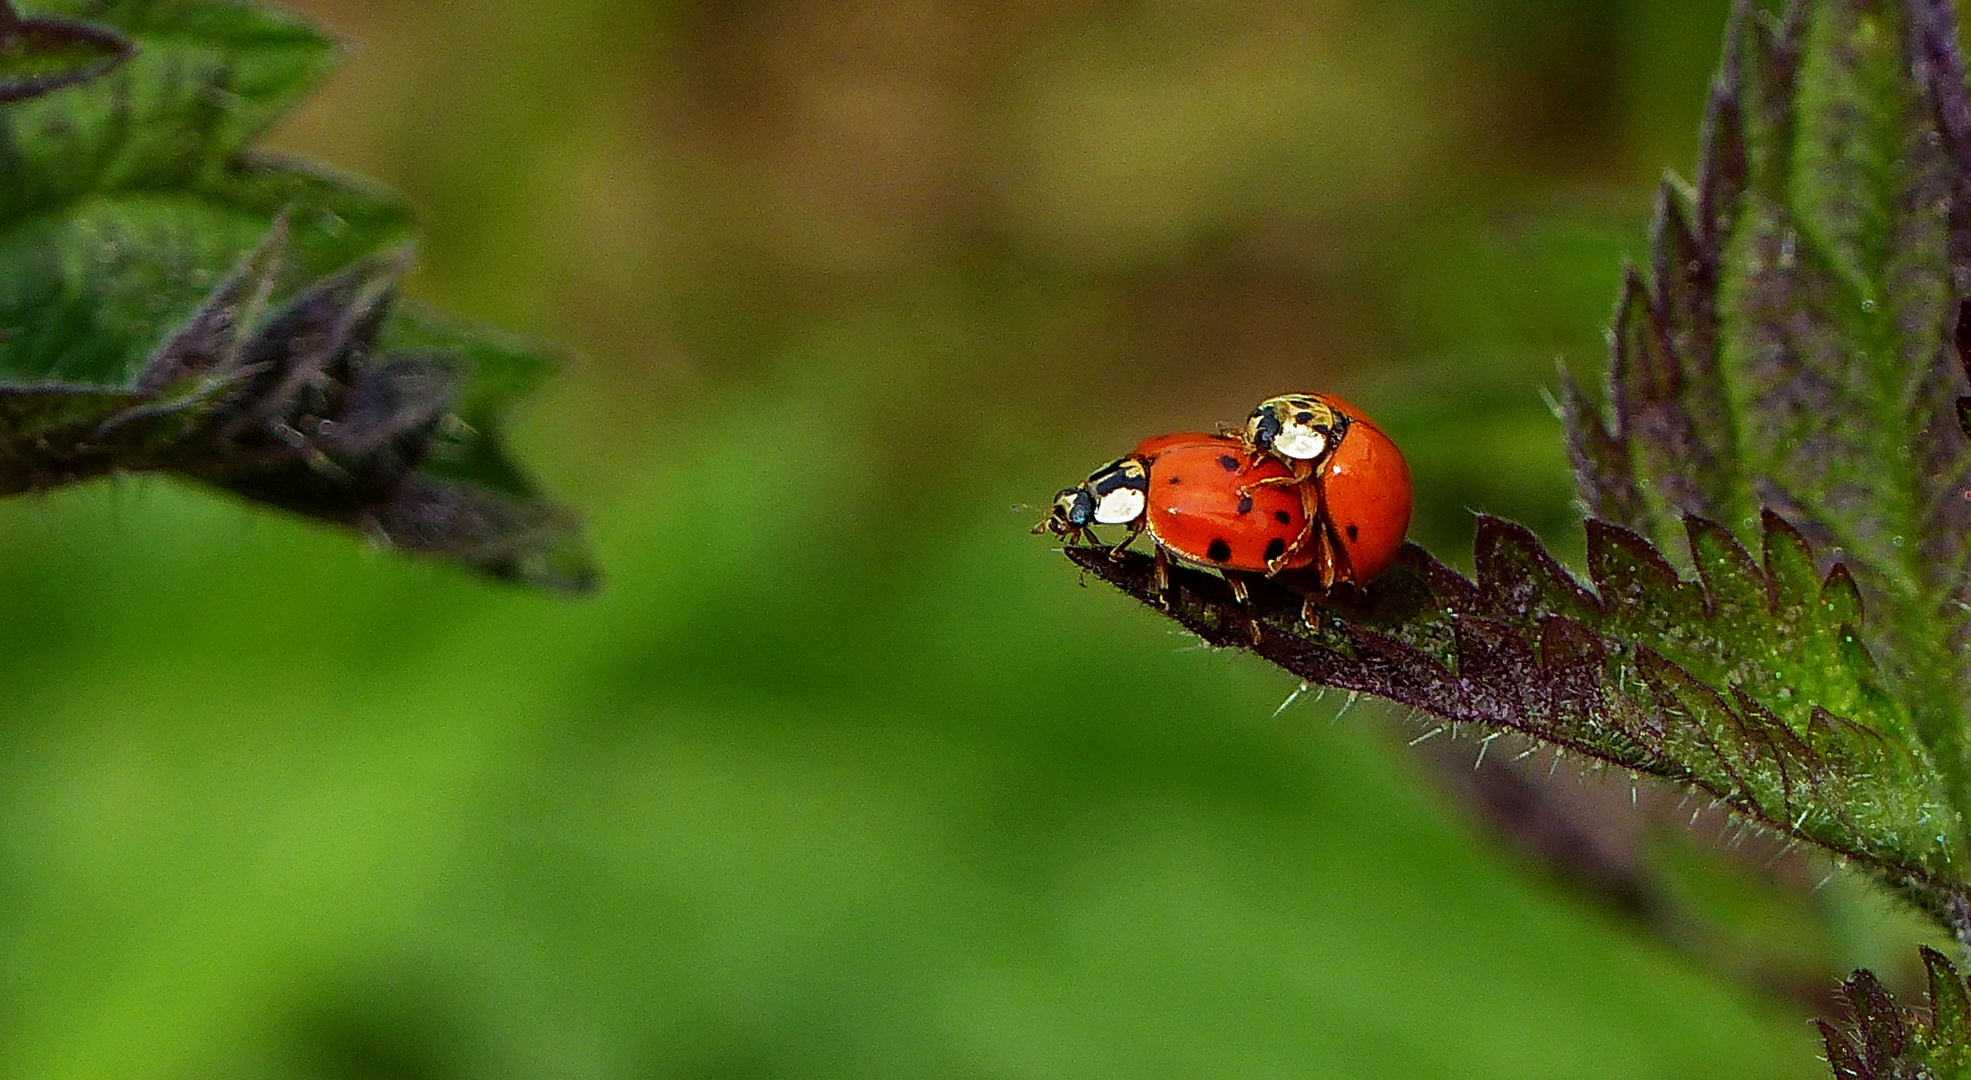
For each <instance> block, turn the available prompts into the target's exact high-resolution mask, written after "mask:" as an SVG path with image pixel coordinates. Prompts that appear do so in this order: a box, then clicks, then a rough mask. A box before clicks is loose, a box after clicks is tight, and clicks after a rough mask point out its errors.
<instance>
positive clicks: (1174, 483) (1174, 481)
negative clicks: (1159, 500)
mask: <svg viewBox="0 0 1971 1080" xmlns="http://www.w3.org/2000/svg"><path fill="white" fill-rule="evenodd" d="M1183 482H1184V478H1183V477H1181V476H1173V477H1171V478H1170V479H1168V480H1166V481H1164V483H1166V484H1169V485H1171V486H1172V487H1175V486H1177V485H1178V484H1181V483H1183Z"/></svg>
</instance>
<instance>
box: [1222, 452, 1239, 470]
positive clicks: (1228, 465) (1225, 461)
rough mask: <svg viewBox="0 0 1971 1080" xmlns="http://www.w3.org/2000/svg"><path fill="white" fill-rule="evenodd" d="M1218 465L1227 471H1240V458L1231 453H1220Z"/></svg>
mask: <svg viewBox="0 0 1971 1080" xmlns="http://www.w3.org/2000/svg"><path fill="white" fill-rule="evenodd" d="M1218 467H1219V468H1221V469H1224V470H1225V471H1226V472H1238V471H1239V459H1238V458H1235V457H1233V456H1232V455H1230V454H1220V455H1219V457H1218Z"/></svg>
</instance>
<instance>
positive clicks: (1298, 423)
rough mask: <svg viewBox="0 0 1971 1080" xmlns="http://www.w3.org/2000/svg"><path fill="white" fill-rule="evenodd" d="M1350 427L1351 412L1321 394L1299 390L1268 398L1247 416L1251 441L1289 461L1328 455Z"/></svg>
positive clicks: (1249, 441) (1247, 429)
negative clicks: (1347, 412) (1337, 406)
mask: <svg viewBox="0 0 1971 1080" xmlns="http://www.w3.org/2000/svg"><path fill="white" fill-rule="evenodd" d="M1347 431H1348V416H1347V414H1345V413H1343V412H1342V411H1341V410H1339V409H1336V408H1335V407H1334V406H1332V405H1330V404H1328V403H1327V402H1326V401H1323V400H1321V399H1320V398H1315V397H1305V396H1302V395H1298V394H1294V395H1288V396H1286V397H1276V398H1268V399H1267V400H1265V401H1262V402H1260V403H1259V408H1257V409H1254V410H1253V411H1252V415H1251V416H1249V417H1247V418H1246V442H1247V444H1248V445H1250V446H1251V447H1252V448H1253V449H1255V450H1258V451H1261V452H1263V453H1268V454H1272V455H1273V456H1275V457H1279V458H1284V459H1287V460H1289V461H1314V460H1317V459H1319V458H1321V457H1323V456H1325V455H1326V454H1327V453H1328V452H1329V451H1331V450H1333V449H1334V447H1335V445H1336V444H1337V443H1339V442H1341V437H1342V435H1344V434H1345V433H1347Z"/></svg>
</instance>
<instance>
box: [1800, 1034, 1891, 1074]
mask: <svg viewBox="0 0 1971 1080" xmlns="http://www.w3.org/2000/svg"><path fill="white" fill-rule="evenodd" d="M1814 1026H1815V1027H1817V1028H1819V1029H1820V1037H1821V1040H1822V1041H1823V1042H1825V1043H1826V1044H1827V1064H1828V1067H1829V1068H1831V1069H1833V1070H1834V1076H1835V1080H1876V1074H1875V1072H1874V1070H1872V1069H1870V1068H1869V1067H1868V1066H1867V1065H1865V1064H1863V1063H1862V1057H1861V1052H1860V1051H1858V1050H1856V1049H1855V1046H1854V1044H1853V1043H1851V1042H1849V1041H1848V1039H1847V1037H1846V1036H1844V1035H1842V1034H1841V1033H1840V1032H1839V1031H1836V1030H1835V1028H1834V1025H1832V1024H1830V1023H1828V1022H1827V1021H1825V1020H1815V1021H1814Z"/></svg>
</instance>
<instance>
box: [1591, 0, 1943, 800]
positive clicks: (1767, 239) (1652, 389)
mask: <svg viewBox="0 0 1971 1080" xmlns="http://www.w3.org/2000/svg"><path fill="white" fill-rule="evenodd" d="M1955 35H1956V28H1955V22H1954V18H1953V16H1952V13H1951V10H1950V7H1949V5H1948V4H1947V3H1944V2H1942V0H1908V2H1904V3H1896V2H1889V0H1825V2H1818V3H1795V4H1793V5H1791V6H1790V7H1789V9H1788V12H1787V16H1786V19H1785V22H1784V23H1775V22H1773V21H1772V20H1770V19H1768V18H1767V17H1765V16H1764V15H1762V14H1761V13H1758V12H1756V11H1751V10H1750V9H1741V11H1740V13H1739V14H1738V16H1737V17H1736V19H1735V21H1734V25H1733V29H1732V32H1731V35H1730V42H1729V44H1728V45H1727V48H1726V54H1725V64H1724V69H1723V72H1722V74H1721V75H1720V78H1719V81H1718V84H1717V87H1716V89H1715V90H1714V92H1713V96H1712V102H1711V109H1710V114H1709V116H1708V117H1707V119H1706V125H1705V145H1704V153H1703V161H1702V165H1701V166H1700V170H1699V181H1698V183H1697V185H1696V187H1695V189H1694V191H1686V190H1685V189H1684V188H1683V187H1681V186H1680V185H1679V184H1677V183H1675V182H1671V183H1667V184H1665V186H1664V190H1663V195H1662V199H1661V201H1660V203H1659V207H1658V214H1657V225H1656V236H1655V241H1654V245H1653V246H1654V248H1655V258H1654V260H1653V266H1652V274H1651V275H1650V277H1649V278H1648V279H1647V280H1646V279H1645V278H1643V277H1642V276H1640V275H1634V274H1632V275H1631V276H1630V277H1629V279H1628V281H1627V282H1626V284H1625V287H1624V289H1623V298H1622V303H1621V304H1620V305H1619V307H1618V310H1617V317H1616V325H1615V356H1614V361H1615V362H1614V372H1613V377H1612V399H1613V404H1614V417H1613V420H1614V423H1613V425H1612V427H1611V426H1610V425H1608V424H1606V423H1605V422H1604V420H1603V419H1602V417H1601V416H1600V414H1599V412H1598V411H1597V410H1596V409H1595V408H1594V407H1593V406H1592V405H1590V404H1589V403H1588V402H1587V396H1586V395H1585V394H1583V393H1582V392H1581V391H1579V390H1578V389H1575V388H1570V391H1569V394H1568V398H1567V401H1568V413H1569V420H1570V427H1571V429H1572V434H1573V448H1574V455H1575V460H1576V463H1577V466H1578V468H1577V476H1578V477H1579V479H1580V482H1581V488H1582V496H1583V499H1584V501H1585V502H1586V503H1587V504H1588V505H1589V507H1590V508H1591V510H1592V511H1593V512H1595V513H1596V514H1598V515H1600V516H1602V517H1604V518H1606V519H1608V520H1611V521H1615V522H1618V523H1620V524H1623V525H1626V526H1628V527H1630V528H1633V529H1636V530H1637V531H1639V532H1643V533H1645V534H1647V535H1652V536H1654V537H1656V538H1657V540H1658V542H1659V543H1668V542H1669V541H1670V539H1671V538H1672V537H1673V536H1674V534H1675V533H1676V532H1677V531H1678V530H1679V529H1680V528H1681V525H1680V522H1681V520H1682V519H1683V517H1684V516H1685V515H1695V516H1699V517H1703V518H1706V519H1710V520H1715V521H1720V522H1724V523H1726V524H1727V525H1728V526H1729V527H1731V528H1732V529H1733V530H1734V531H1735V532H1737V533H1739V534H1740V535H1741V536H1745V535H1749V534H1750V532H1751V530H1752V529H1753V528H1754V523H1755V522H1756V520H1757V517H1758V514H1759V513H1760V512H1761V510H1762V509H1765V510H1772V511H1774V512H1776V513H1778V514H1780V515H1781V516H1782V517H1784V518H1785V519H1786V520H1787V521H1788V522H1790V523H1791V524H1792V525H1793V526H1794V527H1796V528H1797V529H1799V530H1800V532H1801V533H1802V534H1803V535H1805V536H1806V537H1808V538H1809V539H1810V540H1812V542H1813V544H1814V546H1815V548H1816V550H1817V551H1818V552H1819V562H1820V565H1821V566H1822V567H1823V568H1826V567H1830V566H1832V565H1833V564H1835V563H1837V562H1838V563H1840V564H1842V565H1843V566H1845V568H1846V569H1847V571H1848V572H1849V573H1850V574H1851V575H1852V576H1853V578H1854V580H1855V582H1856V584H1857V585H1858V587H1859V589H1860V592H1861V594H1862V596H1864V597H1865V598H1866V599H1867V600H1868V603H1869V607H1870V609H1871V610H1872V611H1873V612H1874V613H1875V616H1874V618H1872V619H1871V620H1869V623H1868V626H1867V628H1866V630H1865V640H1866V642H1867V644H1868V645H1869V647H1870V648H1871V649H1872V650H1873V651H1874V652H1875V654H1876V655H1877V656H1879V657H1880V658H1881V659H1882V661H1883V665H1884V668H1883V672H1884V679H1885V680H1886V681H1887V682H1888V683H1889V684H1890V685H1891V686H1892V688H1893V691H1894V692H1895V693H1896V694H1897V695H1898V696H1899V697H1900V698H1902V699H1903V700H1905V701H1907V702H1909V703H1910V704H1911V710H1912V714H1913V722H1914V724H1915V733H1916V735H1917V737H1918V738H1919V739H1921V740H1922V742H1923V743H1924V744H1925V746H1926V747H1927V748H1928V749H1929V751H1930V753H1931V756H1932V758H1933V759H1934V760H1935V762H1936V763H1937V766H1938V767H1939V768H1941V769H1943V770H1944V771H1945V773H1946V775H1947V777H1948V779H1949V783H1950V785H1951V787H1952V793H1953V798H1952V803H1953V806H1954V807H1955V808H1957V809H1958V810H1960V811H1961V810H1962V809H1963V808H1964V807H1965V806H1966V805H1967V798H1971V767H1967V754H1968V753H1971V751H1967V746H1966V741H1967V740H1966V732H1967V730H1971V728H1967V725H1968V724H1971V698H1968V697H1967V691H1966V689H1965V688H1966V687H1971V651H1968V650H1967V649H1966V647H1965V646H1966V645H1971V606H1967V604H1968V603H1971V574H1967V568H1971V501H1967V499H1966V498H1965V492H1966V491H1967V490H1971V441H1967V439H1966V438H1965V435H1964V431H1963V430H1962V428H1961V425H1960V424H1959V423H1958V422H1957V416H1956V399H1957V397H1958V396H1959V394H1960V392H1961V390H1962V388H1963V377H1962V375H1961V374H1960V367H1961V365H1960V362H1959V357H1958V355H1957V350H1956V349H1955V348H1954V346H1953V331H1954V329H1955V326H1956V323H1957V315H1958V306H1959V299H1960V297H1961V296H1962V295H1963V293H1964V291H1965V290H1966V289H1967V288H1968V287H1971V105H1967V102H1966V92H1965V85H1964V72H1963V64H1962V61H1961V59H1960V58H1959V56H1958V54H1957V51H1956V37H1955Z"/></svg>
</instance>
